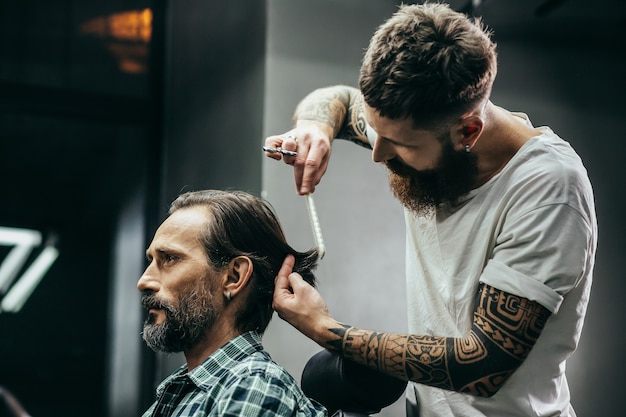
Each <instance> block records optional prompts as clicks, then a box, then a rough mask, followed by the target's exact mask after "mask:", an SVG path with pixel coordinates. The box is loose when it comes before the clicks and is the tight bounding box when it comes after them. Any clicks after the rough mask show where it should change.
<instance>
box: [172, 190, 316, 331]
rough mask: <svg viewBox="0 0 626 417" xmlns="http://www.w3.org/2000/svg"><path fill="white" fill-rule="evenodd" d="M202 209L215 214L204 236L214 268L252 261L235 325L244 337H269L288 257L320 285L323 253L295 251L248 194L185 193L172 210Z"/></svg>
mask: <svg viewBox="0 0 626 417" xmlns="http://www.w3.org/2000/svg"><path fill="white" fill-rule="evenodd" d="M198 206H200V207H206V208H207V209H208V212H209V213H210V217H209V218H207V223H206V228H205V230H203V231H202V234H201V239H202V244H203V246H204V248H205V251H206V255H207V258H208V263H209V266H210V267H212V268H214V269H215V270H218V271H219V270H221V269H222V268H224V267H226V266H227V265H228V264H229V263H230V261H231V260H232V259H234V258H236V257H237V256H247V257H248V258H250V260H251V261H252V264H253V272H252V276H251V277H250V282H249V284H248V285H249V286H250V293H249V297H248V300H247V302H246V303H245V306H244V308H243V310H242V311H240V313H239V315H238V317H237V320H236V323H235V325H236V327H237V329H238V330H239V331H241V332H245V331H250V330H256V331H258V332H259V333H263V332H264V331H265V329H266V328H267V325H268V324H269V322H270V320H271V318H272V313H273V309H272V297H273V294H274V279H275V278H276V275H277V273H278V270H279V269H280V267H281V265H282V263H283V261H284V259H285V257H286V256H287V255H288V254H292V255H294V257H295V266H294V268H293V271H294V272H297V273H299V274H300V275H301V276H302V278H304V280H305V281H306V282H308V283H309V284H311V285H315V276H314V275H313V270H314V269H315V268H316V267H317V255H318V252H317V250H316V249H311V250H309V251H307V252H298V251H296V250H295V249H294V248H292V247H291V246H290V245H289V244H288V243H287V241H286V238H285V234H284V232H283V230H282V227H281V225H280V223H279V221H278V218H277V217H276V215H275V214H274V211H273V209H272V207H271V206H270V205H269V203H267V202H266V201H265V200H262V199H260V198H258V197H255V196H253V195H251V194H248V193H246V192H243V191H220V190H203V191H193V192H188V193H185V194H181V195H180V196H179V197H178V198H177V199H176V200H174V201H173V202H172V204H171V205H170V209H169V213H170V214H172V213H173V212H175V211H176V210H179V209H181V208H186V207H198Z"/></svg>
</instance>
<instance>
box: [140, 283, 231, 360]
mask: <svg viewBox="0 0 626 417" xmlns="http://www.w3.org/2000/svg"><path fill="white" fill-rule="evenodd" d="M141 303H142V305H143V306H144V307H145V308H147V309H150V308H158V309H163V311H164V312H165V320H164V321H163V322H162V323H160V324H155V323H153V319H152V318H151V317H148V318H147V319H146V322H145V323H144V327H143V333H142V335H143V339H144V340H145V341H146V344H147V345H148V346H149V347H150V348H151V349H152V350H154V351H161V352H183V351H186V350H188V349H190V348H192V347H193V346H195V345H197V344H198V343H199V342H200V341H201V340H202V339H203V338H204V337H205V336H206V331H207V329H209V328H210V327H211V326H212V325H213V323H215V320H216V319H217V316H218V315H219V312H218V311H217V309H216V307H215V303H214V299H213V295H212V294H211V293H210V292H209V291H208V290H200V291H188V292H187V293H186V294H182V295H181V296H180V297H179V299H178V303H177V305H173V304H172V303H165V302H162V301H160V300H159V299H158V298H157V297H156V296H154V295H151V294H146V295H144V296H143V297H142V298H141Z"/></svg>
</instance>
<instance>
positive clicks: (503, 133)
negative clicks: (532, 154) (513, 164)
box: [472, 102, 540, 187]
mask: <svg viewBox="0 0 626 417" xmlns="http://www.w3.org/2000/svg"><path fill="white" fill-rule="evenodd" d="M539 133H540V132H539V130H538V129H535V128H532V127H529V126H528V125H526V124H525V123H524V122H523V121H522V120H521V119H520V118H519V117H517V116H514V115H513V114H511V113H510V112H508V111H507V110H505V109H503V108H501V107H497V106H495V105H494V104H493V103H491V102H488V103H487V106H486V109H485V122H484V129H483V132H482V133H481V135H480V136H479V137H478V140H477V142H476V145H475V146H474V148H473V149H472V151H474V152H477V153H478V178H477V180H476V187H480V186H481V185H483V184H485V183H486V182H487V181H489V180H490V179H491V178H493V177H494V176H495V175H496V174H498V173H499V172H500V171H502V169H503V168H504V167H505V166H506V164H507V163H508V162H509V161H510V160H511V158H513V156H514V155H515V154H516V153H517V151H519V149H520V148H521V147H522V146H523V145H524V144H525V143H526V142H527V141H528V140H530V139H531V138H533V137H534V136H537V135H538V134H539Z"/></svg>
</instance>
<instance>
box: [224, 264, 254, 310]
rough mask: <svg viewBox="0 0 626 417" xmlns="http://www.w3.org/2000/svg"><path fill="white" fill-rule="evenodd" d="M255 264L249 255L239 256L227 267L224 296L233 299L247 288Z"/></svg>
mask: <svg viewBox="0 0 626 417" xmlns="http://www.w3.org/2000/svg"><path fill="white" fill-rule="evenodd" d="M252 271H253V264H252V261H251V260H250V258H248V257H247V256H237V257H236V258H234V259H232V260H231V261H230V262H229V263H228V266H227V267H226V272H225V275H224V297H226V299H227V300H232V299H233V298H235V297H236V296H237V295H238V294H241V292H242V291H243V290H244V289H245V288H246V286H247V285H248V282H250V277H251V276H252Z"/></svg>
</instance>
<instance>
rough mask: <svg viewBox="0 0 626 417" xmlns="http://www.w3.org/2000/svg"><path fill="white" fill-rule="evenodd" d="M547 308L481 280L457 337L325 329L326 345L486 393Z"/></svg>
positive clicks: (388, 369) (525, 348)
mask: <svg viewBox="0 0 626 417" xmlns="http://www.w3.org/2000/svg"><path fill="white" fill-rule="evenodd" d="M549 316H550V312H549V311H548V310H547V309H546V308H544V307H543V306H541V305H540V304H538V303H536V302H533V301H530V300H528V299H526V298H522V297H519V296H516V295H512V294H508V293H506V292H504V291H500V290H498V289H496V288H493V287H490V286H488V285H484V284H481V286H480V291H479V294H478V300H477V307H476V310H475V312H474V322H473V325H472V328H471V330H470V332H469V333H468V334H467V335H466V336H465V337H462V338H451V337H438V336H418V335H397V334H390V333H380V332H373V331H367V330H361V329H356V328H353V327H350V326H347V325H342V327H339V328H335V329H330V331H331V332H332V333H334V334H335V335H337V336H338V339H337V340H332V341H329V343H328V346H329V348H330V349H333V350H336V351H338V352H341V353H342V354H343V355H344V356H345V357H346V358H348V359H351V360H354V361H356V362H359V363H363V364H366V365H368V366H370V367H372V368H376V369H378V370H380V371H382V372H385V373H388V374H391V375H395V376H397V377H399V378H402V379H405V380H410V381H414V382H419V383H422V384H426V385H430V386H434V387H438V388H443V389H448V390H453V391H457V392H463V393H467V394H472V395H478V396H484V397H489V396H491V395H493V394H495V393H496V392H497V391H498V389H499V388H500V387H501V386H502V385H503V384H504V383H505V382H506V380H507V378H508V377H509V376H510V375H511V374H512V373H513V372H514V371H515V370H516V369H517V368H518V367H519V366H520V365H521V363H522V362H523V360H524V359H525V358H526V357H527V356H528V353H529V352H530V350H531V349H532V347H533V346H534V344H535V343H536V341H537V338H538V337H539V335H540V334H541V331H542V330H543V328H544V326H545V324H546V321H547V319H548V317H549Z"/></svg>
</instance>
